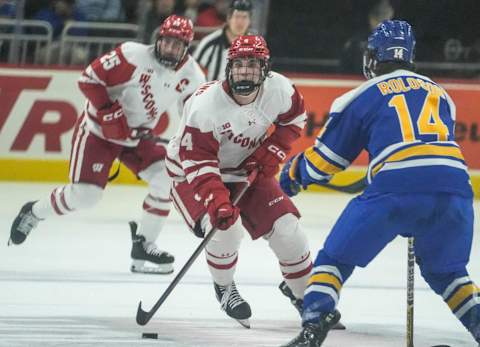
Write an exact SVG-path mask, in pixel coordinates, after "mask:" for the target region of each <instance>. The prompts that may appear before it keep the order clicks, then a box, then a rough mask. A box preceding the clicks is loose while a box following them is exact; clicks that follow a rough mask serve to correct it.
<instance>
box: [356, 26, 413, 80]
mask: <svg viewBox="0 0 480 347" xmlns="http://www.w3.org/2000/svg"><path fill="white" fill-rule="evenodd" d="M414 56H415V35H414V33H413V30H412V27H411V26H410V24H408V23H407V22H405V21H400V20H384V21H383V22H381V23H380V24H379V25H378V26H377V27H376V28H375V30H374V31H373V32H372V34H371V35H370V36H369V37H368V44H367V49H366V50H365V53H364V56H363V74H364V75H365V77H366V78H367V79H370V78H373V77H375V76H376V73H375V70H376V68H377V66H378V64H381V63H387V62H397V63H402V64H405V65H412V66H413V62H414Z"/></svg>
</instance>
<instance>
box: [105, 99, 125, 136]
mask: <svg viewBox="0 0 480 347" xmlns="http://www.w3.org/2000/svg"><path fill="white" fill-rule="evenodd" d="M97 118H98V121H99V123H100V126H101V127H102V133H103V136H105V137H106V138H107V139H111V140H126V139H127V138H128V136H129V134H130V129H129V127H128V124H127V117H125V113H123V109H122V106H120V104H119V103H118V102H117V101H115V102H114V103H113V104H112V105H111V106H109V107H108V108H104V109H101V110H98V112H97Z"/></svg>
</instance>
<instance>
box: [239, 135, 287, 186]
mask: <svg viewBox="0 0 480 347" xmlns="http://www.w3.org/2000/svg"><path fill="white" fill-rule="evenodd" d="M286 152H287V151H286V150H285V148H282V146H280V145H279V144H277V143H275V142H273V141H268V139H267V140H266V141H265V142H264V143H263V144H262V145H261V146H260V147H258V148H257V150H256V151H255V152H253V153H252V154H251V155H250V156H249V157H248V158H247V159H245V161H244V162H243V163H242V164H241V167H242V168H244V169H245V170H246V171H247V172H249V173H250V172H252V171H253V170H254V169H258V171H259V175H260V176H263V177H266V178H269V177H273V176H275V175H276V174H277V172H278V171H279V168H280V163H281V162H282V161H284V160H285V159H286V157H287V154H286Z"/></svg>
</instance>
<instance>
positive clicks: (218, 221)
mask: <svg viewBox="0 0 480 347" xmlns="http://www.w3.org/2000/svg"><path fill="white" fill-rule="evenodd" d="M225 190H226V192H223V191H213V192H211V193H210V195H209V196H208V197H207V199H206V200H205V204H206V206H207V212H208V215H209V217H210V223H211V224H212V226H213V227H216V228H218V229H220V230H227V229H228V228H230V227H231V226H232V225H233V224H235V222H236V221H237V218H238V216H239V215H240V209H239V208H238V207H236V206H233V205H232V203H231V202H230V199H229V195H230V194H229V193H228V190H227V189H225Z"/></svg>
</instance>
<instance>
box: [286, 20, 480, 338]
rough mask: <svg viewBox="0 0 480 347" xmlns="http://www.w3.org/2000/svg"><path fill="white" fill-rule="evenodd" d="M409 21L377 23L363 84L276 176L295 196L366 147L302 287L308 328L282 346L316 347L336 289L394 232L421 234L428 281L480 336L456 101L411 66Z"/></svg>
mask: <svg viewBox="0 0 480 347" xmlns="http://www.w3.org/2000/svg"><path fill="white" fill-rule="evenodd" d="M414 49H415V38H414V34H413V31H412V28H411V26H410V25H409V24H408V23H407V22H405V21H398V20H393V21H391V20H388V21H384V22H382V23H380V25H379V26H378V27H377V28H376V29H375V30H374V31H373V33H372V34H371V35H370V36H369V38H368V47H367V50H366V52H365V56H364V74H365V77H366V78H367V79H368V81H366V82H365V83H363V84H362V85H360V86H359V87H358V88H356V89H354V90H352V91H350V92H348V93H346V94H344V95H343V96H341V97H339V98H338V99H336V100H335V101H334V103H333V104H332V106H331V110H330V116H329V119H328V122H327V123H326V126H325V128H324V130H323V131H322V132H321V134H320V135H319V136H318V138H317V140H316V143H315V145H314V146H312V147H310V148H308V149H306V150H305V151H304V152H303V153H300V154H298V155H296V156H295V157H293V158H292V159H291V160H290V161H289V162H288V163H287V164H286V165H285V167H284V168H283V171H282V173H281V177H280V181H281V186H282V189H283V190H284V191H285V192H286V193H287V194H288V195H289V196H292V195H295V194H297V193H298V192H299V191H300V190H301V189H302V188H304V189H305V188H306V187H308V185H310V184H315V183H319V184H322V183H325V182H328V181H329V180H330V178H331V177H332V176H333V175H334V174H335V173H337V172H339V171H342V170H344V169H345V168H346V167H347V166H349V165H350V163H351V162H352V161H353V160H354V159H355V158H356V157H357V156H358V154H359V153H360V151H361V150H362V149H365V150H366V151H367V152H368V154H369V159H370V161H369V166H368V172H367V179H368V183H369V184H368V186H367V188H366V189H365V191H364V193H363V194H361V195H359V196H358V197H356V198H354V199H353V200H352V201H350V203H349V204H348V206H347V207H346V208H345V210H344V211H343V213H342V214H341V216H340V217H339V219H338V220H337V222H336V224H335V225H334V227H333V229H332V230H331V232H330V234H329V235H328V237H327V239H326V241H325V244H324V246H323V249H322V250H320V251H319V253H318V255H317V258H316V260H315V264H314V268H313V270H312V274H311V277H310V279H309V282H308V283H309V285H308V287H307V289H306V291H305V299H304V313H303V317H302V318H303V330H302V331H301V332H300V334H299V335H298V336H297V337H296V338H295V339H293V340H292V341H291V342H290V343H288V344H286V345H285V346H288V347H300V346H301V347H317V346H320V345H321V344H322V343H323V341H324V339H325V338H326V335H327V333H328V331H329V330H330V329H331V327H332V326H333V325H334V324H335V323H336V322H337V321H338V320H339V319H340V313H339V312H338V311H337V310H336V306H337V303H338V300H339V295H340V291H341V289H342V286H343V285H344V283H345V282H346V281H347V280H348V278H349V277H350V275H351V274H352V272H353V270H354V268H355V267H356V266H360V267H365V266H367V265H368V263H370V261H371V260H372V259H373V258H375V256H376V255H377V254H378V253H379V252H380V251H381V250H382V249H383V248H384V247H385V246H386V245H387V244H388V243H389V242H390V241H392V240H393V239H394V238H395V237H396V236H398V235H401V236H404V237H412V236H413V237H414V238H415V254H416V257H417V263H418V265H419V267H420V270H421V273H422V276H423V278H424V279H425V280H426V281H427V282H428V284H429V285H430V287H431V288H432V289H433V290H434V291H435V293H437V294H438V295H440V296H441V297H442V298H443V300H444V301H445V303H446V304H447V305H448V306H449V307H450V309H451V310H452V312H453V313H454V314H455V315H456V316H457V318H458V319H459V320H460V321H461V322H462V324H463V325H464V326H465V327H466V328H467V330H468V331H469V332H470V333H471V334H472V335H473V337H474V339H475V340H476V341H477V342H480V296H479V291H480V289H479V288H478V287H477V286H476V285H475V284H474V283H473V281H472V280H471V279H470V276H469V274H468V272H467V270H466V265H467V263H468V261H469V255H470V250H471V244H472V235H473V193H472V188H471V185H470V181H469V175H468V172H467V166H466V164H465V160H464V158H463V155H462V152H461V150H460V148H459V146H458V145H457V143H456V142H455V140H454V127H455V104H454V103H453V101H452V99H451V98H450V97H449V95H448V94H447V93H446V91H445V90H444V89H443V88H442V87H441V86H439V85H438V84H436V83H435V82H433V81H432V80H431V79H429V78H428V77H425V76H422V75H419V74H416V73H414V72H413V70H414V66H413V64H414V62H413V60H414Z"/></svg>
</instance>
